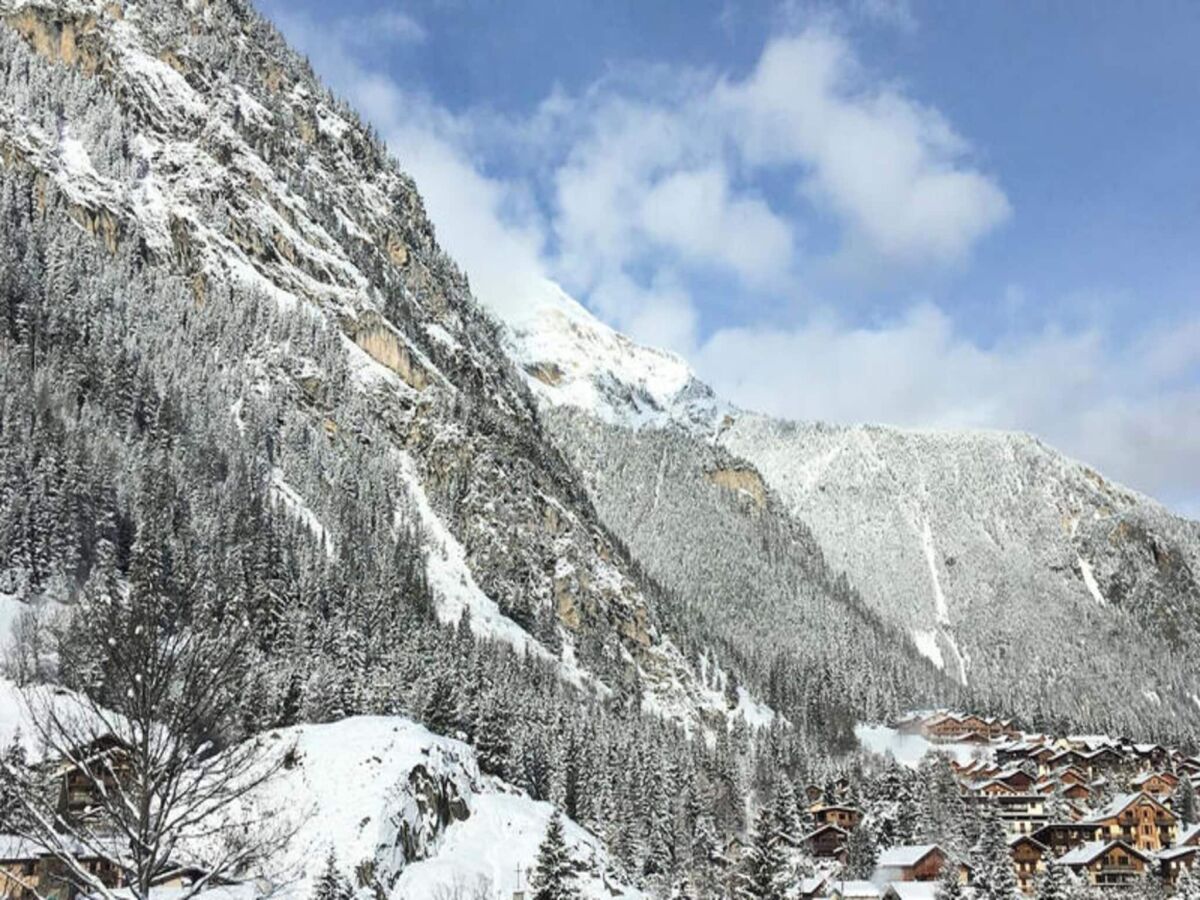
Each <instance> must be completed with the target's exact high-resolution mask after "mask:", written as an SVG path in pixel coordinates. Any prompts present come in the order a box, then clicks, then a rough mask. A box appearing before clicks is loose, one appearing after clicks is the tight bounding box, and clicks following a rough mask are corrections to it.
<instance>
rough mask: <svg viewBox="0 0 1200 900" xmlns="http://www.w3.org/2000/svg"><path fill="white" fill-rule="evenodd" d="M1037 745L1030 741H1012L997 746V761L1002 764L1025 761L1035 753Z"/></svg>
mask: <svg viewBox="0 0 1200 900" xmlns="http://www.w3.org/2000/svg"><path fill="white" fill-rule="evenodd" d="M1036 749H1037V747H1036V745H1034V744H1031V743H1029V742H1028V741H1011V742H1009V743H1007V744H1001V745H1000V746H999V747H997V748H996V752H995V757H996V762H998V763H1000V764H1001V765H1007V764H1009V763H1020V762H1023V761H1025V760H1027V759H1029V757H1030V756H1031V755H1032V754H1033V753H1034V751H1035V750H1036Z"/></svg>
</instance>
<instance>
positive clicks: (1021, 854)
mask: <svg viewBox="0 0 1200 900" xmlns="http://www.w3.org/2000/svg"><path fill="white" fill-rule="evenodd" d="M1008 852H1009V855H1010V856H1011V857H1012V861H1013V869H1015V870H1016V873H1017V884H1018V886H1019V887H1020V888H1021V890H1022V891H1024V892H1025V893H1027V894H1028V893H1031V892H1032V891H1033V888H1034V885H1035V883H1036V882H1037V879H1038V876H1040V875H1041V874H1042V872H1044V871H1045V870H1046V859H1047V858H1048V856H1049V855H1050V848H1049V847H1047V846H1046V845H1045V844H1043V843H1042V842H1041V841H1039V840H1036V839H1035V838H1033V837H1030V836H1029V835H1027V834H1021V835H1017V836H1016V837H1015V838H1011V839H1010V840H1009V842H1008Z"/></svg>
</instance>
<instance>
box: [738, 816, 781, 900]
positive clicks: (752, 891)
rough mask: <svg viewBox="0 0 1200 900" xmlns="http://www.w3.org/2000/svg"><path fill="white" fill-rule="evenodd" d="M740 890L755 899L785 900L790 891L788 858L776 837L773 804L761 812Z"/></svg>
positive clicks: (746, 859)
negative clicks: (788, 889)
mask: <svg viewBox="0 0 1200 900" xmlns="http://www.w3.org/2000/svg"><path fill="white" fill-rule="evenodd" d="M741 875H742V877H741V887H740V893H741V895H742V896H743V897H747V898H752V900H783V898H784V897H785V896H786V893H787V888H788V885H787V879H786V876H787V857H785V856H784V853H783V848H782V847H781V846H780V845H779V841H778V840H777V839H776V836H775V828H774V821H773V817H772V815H771V810H770V808H769V807H766V806H764V807H763V808H762V809H760V810H759V811H758V816H757V818H756V819H755V820H754V831H753V834H752V835H751V836H750V847H749V848H748V849H747V851H746V857H745V859H744V860H743V871H742V873H741Z"/></svg>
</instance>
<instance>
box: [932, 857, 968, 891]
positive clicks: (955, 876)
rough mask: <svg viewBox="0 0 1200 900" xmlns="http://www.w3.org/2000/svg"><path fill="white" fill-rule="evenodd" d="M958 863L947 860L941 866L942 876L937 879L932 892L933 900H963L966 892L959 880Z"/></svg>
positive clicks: (953, 860)
mask: <svg viewBox="0 0 1200 900" xmlns="http://www.w3.org/2000/svg"><path fill="white" fill-rule="evenodd" d="M959 871H960V867H959V863H958V860H956V859H953V858H951V859H947V860H946V864H945V865H944V866H942V874H941V876H940V877H939V878H938V886H937V889H936V890H935V891H934V895H933V896H934V900H963V897H965V896H966V891H964V890H963V885H962V882H961V881H960V880H959Z"/></svg>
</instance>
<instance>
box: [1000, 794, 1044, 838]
mask: <svg viewBox="0 0 1200 900" xmlns="http://www.w3.org/2000/svg"><path fill="white" fill-rule="evenodd" d="M992 803H993V804H994V805H995V807H996V815H997V816H999V818H1000V819H1001V820H1003V822H1004V825H1005V827H1006V828H1007V829H1008V833H1009V834H1010V835H1014V834H1031V833H1032V832H1034V831H1036V830H1037V829H1038V828H1040V827H1042V826H1043V825H1045V824H1046V822H1047V821H1049V817H1048V816H1047V815H1046V798H1045V796H1043V795H1042V794H1001V795H999V796H997V797H993V798H992Z"/></svg>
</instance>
